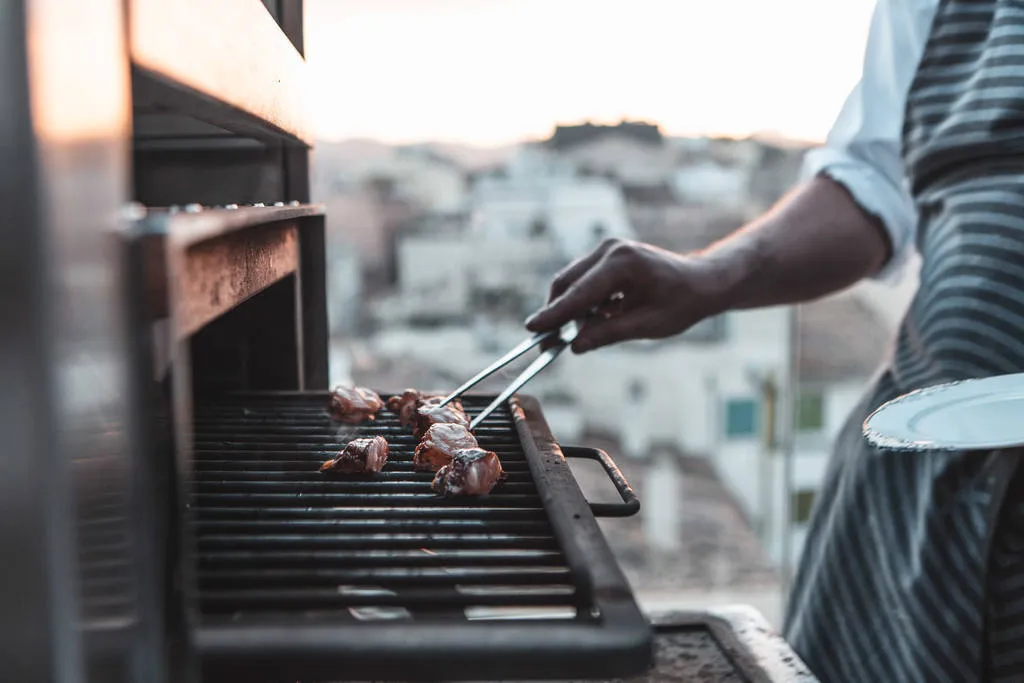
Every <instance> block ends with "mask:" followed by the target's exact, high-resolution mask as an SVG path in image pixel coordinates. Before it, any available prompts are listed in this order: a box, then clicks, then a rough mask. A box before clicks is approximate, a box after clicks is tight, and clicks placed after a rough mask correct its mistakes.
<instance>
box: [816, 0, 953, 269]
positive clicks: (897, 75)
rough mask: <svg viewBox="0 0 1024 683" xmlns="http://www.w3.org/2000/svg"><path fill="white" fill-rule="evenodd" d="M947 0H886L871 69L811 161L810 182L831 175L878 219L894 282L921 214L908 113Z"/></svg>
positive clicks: (873, 40)
mask: <svg viewBox="0 0 1024 683" xmlns="http://www.w3.org/2000/svg"><path fill="white" fill-rule="evenodd" d="M938 4H939V0H878V4H877V5H876V6H875V11H874V14H873V15H872V17H871V28H870V31H869V33H868V41H867V49H866V51H865V56H864V69H863V73H862V75H861V80H860V82H859V83H858V84H857V85H856V87H854V89H853V91H852V92H851V93H850V95H849V97H847V99H846V103H845V104H844V105H843V108H842V110H841V111H840V112H839V116H838V118H837V119H836V121H835V123H834V124H833V126H832V130H831V131H830V132H829V134H828V138H827V139H826V142H825V145H824V146H823V147H821V148H818V149H815V150H813V151H811V152H809V153H808V154H807V157H806V159H805V161H804V168H803V176H804V178H805V179H806V178H811V177H813V176H815V175H817V174H819V173H823V174H825V175H827V176H829V177H830V178H832V179H833V180H835V181H836V182H838V183H840V184H841V185H843V186H844V187H845V188H846V189H847V190H848V191H849V192H850V194H851V195H853V198H854V199H855V200H856V201H857V203H858V204H860V205H861V207H862V208H863V209H864V210H865V211H867V212H868V213H870V214H873V215H875V216H877V217H878V218H879V219H880V220H881V221H882V223H883V224H884V225H885V228H886V230H887V231H888V233H889V236H890V238H891V239H892V247H893V257H892V259H890V261H889V263H887V264H886V265H885V267H884V268H883V269H882V271H881V272H880V273H878V274H877V275H876V276H875V277H876V278H879V279H883V280H892V279H895V278H896V277H898V273H899V271H900V268H901V267H902V265H903V264H904V263H905V262H906V260H907V258H908V257H909V256H910V255H911V254H912V253H913V248H914V230H915V227H916V222H917V214H916V211H915V209H914V204H913V201H912V200H911V197H910V192H909V190H908V187H907V180H906V176H905V174H904V172H903V162H902V160H901V158H900V146H901V143H900V137H901V132H902V129H903V110H904V107H905V105H906V101H907V94H908V92H909V90H910V85H911V81H912V80H913V78H914V74H915V73H916V72H917V66H918V63H919V62H920V61H921V55H922V53H923V52H924V47H925V43H926V42H927V40H928V35H929V33H930V32H931V25H932V21H933V19H934V18H935V12H936V10H937V9H938Z"/></svg>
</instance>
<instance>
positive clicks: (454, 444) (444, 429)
mask: <svg viewBox="0 0 1024 683" xmlns="http://www.w3.org/2000/svg"><path fill="white" fill-rule="evenodd" d="M479 447H480V444H478V443H477V442H476V437H475V436H473V434H472V433H471V432H470V431H469V430H468V429H466V428H465V427H463V426H462V425H460V424H451V423H443V422H442V423H438V424H432V425H430V427H429V428H428V429H427V431H426V433H425V434H424V435H423V438H422V439H420V442H419V443H418V444H417V445H416V451H415V453H413V456H412V464H413V467H415V468H416V469H418V470H425V471H430V472H436V471H437V470H439V469H441V468H442V467H444V466H445V465H447V464H448V463H450V462H451V461H452V456H454V455H455V452H456V451H461V450H464V449H466V448H479Z"/></svg>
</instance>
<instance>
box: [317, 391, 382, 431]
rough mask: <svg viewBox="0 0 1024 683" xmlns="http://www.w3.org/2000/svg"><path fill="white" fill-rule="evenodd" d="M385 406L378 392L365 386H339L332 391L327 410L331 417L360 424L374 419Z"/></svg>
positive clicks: (347, 422) (348, 422)
mask: <svg viewBox="0 0 1024 683" xmlns="http://www.w3.org/2000/svg"><path fill="white" fill-rule="evenodd" d="M383 407H384V401H382V400H381V398H380V396H378V395H377V393H376V392H374V391H371V390H370V389H364V388H363V387H338V388H337V389H335V390H334V391H332V392H331V399H330V403H328V405H327V410H328V411H330V413H331V417H333V418H334V419H335V420H338V421H339V422H344V423H345V424H353V425H356V424H359V423H360V422H363V421H365V420H372V419H373V418H374V416H375V415H376V414H377V413H378V412H379V411H380V409H381V408H383Z"/></svg>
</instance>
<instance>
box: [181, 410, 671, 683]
mask: <svg viewBox="0 0 1024 683" xmlns="http://www.w3.org/2000/svg"><path fill="white" fill-rule="evenodd" d="M492 398H493V397H488V396H468V397H466V398H465V400H464V404H465V406H466V409H467V411H468V412H469V414H470V415H471V416H472V415H473V414H474V413H475V412H477V411H479V410H481V409H482V408H483V407H484V406H486V405H487V404H488V403H489V402H490V400H491V399H492ZM326 404H327V394H326V393H323V392H318V393H312V392H254V393H232V394H229V395H226V396H221V397H218V398H217V399H216V400H209V401H206V402H198V403H197V404H196V406H195V410H194V423H195V430H194V442H195V443H194V452H193V459H194V460H193V467H192V469H193V473H194V475H193V476H194V479H193V482H192V492H191V506H190V508H191V519H192V522H193V536H194V538H193V541H194V543H195V547H196V550H197V555H196V557H195V561H194V566H195V577H196V581H197V583H198V606H199V610H200V613H201V618H200V626H199V628H198V632H197V636H196V643H197V646H198V648H199V652H200V655H201V657H202V660H203V670H204V677H206V678H207V679H208V680H245V681H247V682H248V683H256V682H258V681H296V680H302V681H316V680H342V679H344V680H482V679H505V680H508V679H510V678H518V679H554V678H558V679H564V678H566V677H572V678H608V677H624V676H631V675H635V674H638V673H641V672H643V671H645V670H646V669H647V668H648V667H649V666H650V664H651V662H652V655H653V644H652V630H651V628H650V626H649V624H648V623H647V622H646V620H645V619H644V617H643V615H642V614H641V612H640V610H639V608H638V607H637V605H636V602H635V600H634V598H633V595H632V592H631V591H630V588H629V585H628V583H627V582H626V579H625V577H624V576H623V574H622V572H621V571H620V569H619V567H618V565H617V563H616V561H615V558H614V556H613V555H612V552H611V550H610V549H609V547H608V545H607V543H606V541H605V539H604V537H603V535H602V533H601V531H600V529H599V527H598V525H597V522H596V520H595V515H620V516H623V515H629V514H633V513H635V512H636V511H637V510H639V503H638V502H637V501H636V498H635V496H633V494H632V491H631V490H630V489H629V485H628V484H627V483H626V482H625V481H624V480H623V479H622V475H621V474H620V473H619V471H618V469H617V468H616V467H615V465H614V463H612V462H611V460H610V459H608V457H607V455H605V454H604V453H603V452H601V451H597V450H594V449H582V448H565V449H560V448H559V447H558V445H557V444H556V443H555V441H554V439H553V437H552V435H551V432H550V430H549V429H548V427H547V425H546V423H545V421H544V419H543V417H542V415H541V412H540V407H539V406H538V404H537V402H536V401H534V400H533V399H530V398H526V397H519V398H515V399H513V400H511V401H510V402H509V404H508V405H507V406H506V407H504V408H502V409H501V410H499V411H496V412H495V413H494V415H492V416H491V417H490V418H488V419H487V420H486V421H485V422H484V423H483V424H482V425H481V426H480V428H479V429H478V430H477V433H476V434H477V438H478V440H479V442H480V445H481V447H483V448H486V449H488V450H492V451H495V452H496V453H497V454H498V456H499V457H500V458H501V462H502V467H503V468H504V469H505V471H506V472H507V473H508V477H507V479H506V480H505V481H503V482H501V483H499V484H498V485H497V486H496V487H495V489H494V491H492V492H491V494H490V495H488V496H486V497H483V498H478V499H475V498H469V499H456V498H451V499H444V498H440V497H439V496H437V495H436V494H434V493H433V492H432V491H431V490H430V481H431V479H432V475H431V474H429V473H421V472H415V471H414V470H413V468H412V453H413V449H414V448H415V445H416V440H415V439H414V437H413V436H412V434H411V433H410V430H408V429H407V428H404V427H402V426H401V425H399V424H398V421H397V419H396V417H395V416H394V415H393V414H392V413H390V412H388V411H387V410H384V411H382V412H381V413H380V414H379V415H378V416H377V420H376V421H375V422H371V423H366V424H363V425H360V426H358V427H350V426H343V425H339V424H338V423H335V422H332V421H331V419H330V418H329V417H328V415H327V412H326V410H325V407H326ZM371 435H381V436H384V437H385V438H387V440H388V442H389V444H390V446H391V455H390V457H389V460H388V464H387V465H386V467H385V468H384V472H382V473H381V474H380V475H377V476H374V477H367V478H358V479H345V478H337V477H325V476H324V475H322V474H320V473H319V472H318V471H317V470H318V467H319V465H320V463H321V462H322V461H324V460H326V459H328V458H329V457H331V456H332V455H333V454H334V453H335V452H336V451H337V450H339V449H340V448H342V447H343V446H344V445H345V443H347V441H348V440H349V439H351V438H355V437H357V436H371ZM565 456H568V457H587V458H592V459H595V460H598V461H599V462H601V463H602V464H603V465H604V467H605V469H606V471H607V472H608V474H609V476H610V477H611V478H612V480H613V482H614V483H615V484H616V486H617V487H618V489H619V491H620V493H621V494H622V497H623V501H624V502H623V503H622V504H611V505H609V504H594V505H590V504H588V503H587V501H586V500H585V498H584V496H583V494H582V492H581V491H580V488H579V486H578V485H577V483H576V480H575V478H574V476H573V474H572V472H571V470H570V468H569V466H568V464H567V463H566V459H565Z"/></svg>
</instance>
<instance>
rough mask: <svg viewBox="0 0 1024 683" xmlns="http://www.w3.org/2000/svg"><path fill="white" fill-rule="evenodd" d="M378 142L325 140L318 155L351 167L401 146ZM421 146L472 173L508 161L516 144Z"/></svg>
mask: <svg viewBox="0 0 1024 683" xmlns="http://www.w3.org/2000/svg"><path fill="white" fill-rule="evenodd" d="M402 146H405V145H390V144H387V143H384V142H378V141H376V140H366V139H353V140H341V141H324V142H318V143H317V144H316V152H315V154H316V155H317V156H318V157H320V158H330V159H331V161H332V162H333V163H337V164H342V165H344V164H349V163H361V162H366V161H372V160H373V159H378V158H381V157H385V156H387V155H389V154H390V153H391V152H392V151H393V150H394V149H396V148H397V147H402ZM416 146H417V147H426V148H428V149H431V150H433V151H435V152H437V153H438V154H441V155H444V156H447V157H449V158H450V159H452V160H453V161H455V162H457V163H459V164H461V165H462V166H463V167H465V168H466V169H469V170H473V169H478V168H482V167H486V166H493V165H495V164H500V163H502V162H504V161H506V160H507V159H508V158H509V156H510V155H511V154H512V152H513V151H514V150H515V149H516V145H505V146H501V147H476V146H473V145H464V144H460V143H456V142H432V141H428V142H422V143H416Z"/></svg>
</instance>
